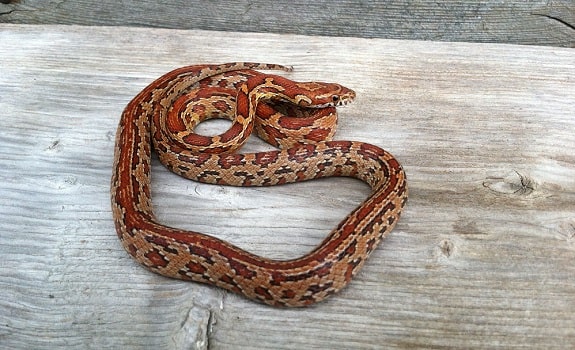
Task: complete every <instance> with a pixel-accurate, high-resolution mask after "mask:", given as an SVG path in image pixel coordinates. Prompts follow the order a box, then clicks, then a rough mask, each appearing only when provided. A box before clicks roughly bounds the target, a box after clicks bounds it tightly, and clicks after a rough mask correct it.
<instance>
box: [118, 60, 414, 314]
mask: <svg viewBox="0 0 575 350" xmlns="http://www.w3.org/2000/svg"><path fill="white" fill-rule="evenodd" d="M270 69H274V70H285V71H289V70H290V68H289V67H285V66H280V65H273V64H260V63H228V64H220V65H193V66H187V67H182V68H178V69H175V70H173V71H171V72H169V73H166V74H165V75H163V76H162V77H160V78H158V79H156V80H155V81H154V82H152V83H151V84H150V85H148V86H147V87H146V88H145V89H144V90H143V91H141V92H140V93H139V94H138V95H137V96H136V97H135V98H134V99H133V100H132V101H131V102H129V104H128V105H127V106H126V108H125V109H124V112H123V113H122V116H121V119H120V123H119V126H118V130H117V135H116V147H115V157H114V167H113V175H112V181H111V199H112V212H113V217H114V223H115V226H116V231H117V234H118V236H119V238H120V241H121V243H122V245H123V247H124V248H125V249H126V251H127V252H128V253H129V254H130V255H131V256H132V257H133V258H134V259H135V260H136V261H138V262H139V263H141V264H143V265H144V266H146V267H147V268H148V269H150V270H152V271H154V272H156V273H159V274H162V275H164V276H168V277H172V278H178V279H183V280H192V281H197V282H203V283H207V284H211V285H215V286H218V287H221V288H224V289H227V290H230V291H233V292H236V293H239V294H241V295H244V296H245V297H247V298H250V299H253V300H256V301H260V302H263V303H265V304H269V305H273V306H292V307H298V306H306V305H310V304H313V303H316V302H319V301H321V300H323V299H325V298H326V297H328V296H329V295H332V294H333V293H335V292H337V291H339V290H341V289H342V288H343V287H344V286H346V285H347V284H348V283H349V282H350V280H351V278H352V277H353V276H354V275H355V274H356V273H357V272H358V270H359V269H360V268H361V266H362V265H363V264H364V263H365V261H366V259H367V258H368V256H369V255H370V253H371V252H372V251H373V250H374V249H375V247H376V246H377V245H378V243H379V242H380V241H381V239H382V238H383V237H385V236H386V235H387V234H388V233H389V232H390V231H391V230H392V229H393V227H394V226H395V224H396V223H397V221H398V219H399V216H400V214H401V211H402V209H403V207H404V205H405V203H406V201H407V183H406V177H405V173H404V171H403V169H402V167H401V165H400V164H399V162H398V161H397V160H396V159H395V158H394V157H393V156H392V155H391V154H390V153H388V152H386V151H385V150H383V149H381V148H379V147H377V146H374V145H371V144H368V143H364V142H354V141H331V140H330V139H331V136H333V133H334V132H335V126H334V125H329V123H332V124H333V123H334V122H335V107H336V106H339V105H344V104H347V103H348V102H350V101H351V100H352V99H353V98H354V97H355V93H354V92H353V91H351V90H349V89H347V88H345V87H343V86H341V85H338V84H331V83H318V82H309V83H298V82H293V81H291V80H288V79H286V78H283V77H281V76H276V75H269V74H263V73H260V72H257V71H256V70H270ZM232 94H233V95H232ZM298 114H299V115H298ZM212 117H216V118H220V117H226V118H232V119H233V120H234V121H233V123H232V127H231V128H230V130H228V131H226V132H224V133H223V134H221V135H216V136H202V135H198V134H195V133H194V132H193V127H194V126H195V125H197V124H198V123H199V122H201V121H202V120H205V119H208V118H212ZM254 120H256V121H254ZM326 120H327V121H326ZM254 129H255V130H256V132H257V134H258V135H259V136H260V137H262V138H264V139H265V140H267V141H268V142H270V143H272V144H273V145H276V146H279V147H281V149H280V150H273V151H267V152H258V153H245V154H242V153H237V149H238V147H239V145H241V144H242V143H243V142H244V141H245V139H246V138H247V137H248V136H249V134H250V133H251V132H252V131H253V130H254ZM293 138H296V139H295V140H294V139H293ZM152 149H154V150H155V151H156V152H157V153H158V154H159V157H160V161H161V162H162V163H163V164H164V165H165V166H167V167H168V168H169V169H170V170H172V171H174V172H175V173H177V174H179V175H181V176H184V177H186V178H189V179H193V180H196V181H201V182H205V183H214V184H220V185H234V186H271V185H278V184H284V183H293V182H299V181H306V180H310V179H317V178H323V177H331V176H347V177H353V178H357V179H359V180H362V181H364V182H366V183H367V184H369V186H370V187H371V189H372V192H371V194H370V195H369V197H368V198H367V199H366V200H365V201H363V202H362V203H361V204H360V205H359V206H358V207H357V208H356V209H355V210H353V211H352V212H351V213H350V214H349V215H348V216H347V217H346V218H344V219H343V221H341V223H340V224H339V225H338V226H337V227H336V228H335V229H333V230H332V231H331V232H330V233H329V234H328V235H327V237H326V238H325V239H324V240H323V242H322V243H321V244H319V246H318V247H316V248H315V249H313V250H312V251H311V252H309V253H308V254H306V255H304V256H302V257H300V258H297V259H292V260H272V259H267V258H264V257H261V256H257V255H254V254H252V253H249V252H247V251H245V250H243V249H241V248H239V247H237V246H235V245H232V244H230V243H228V242H226V241H223V240H221V239H218V238H215V237H213V236H210V235H207V234H203V233H200V232H193V231H186V230H181V229H177V228H173V227H169V226H166V225H163V224H161V223H160V222H158V220H157V219H156V218H155V216H154V214H153V209H152V199H151V194H150V193H151V190H150V170H151V152H152Z"/></svg>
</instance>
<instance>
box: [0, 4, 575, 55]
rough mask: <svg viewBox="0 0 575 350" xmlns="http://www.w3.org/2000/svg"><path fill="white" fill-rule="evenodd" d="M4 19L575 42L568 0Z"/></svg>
mask: <svg viewBox="0 0 575 350" xmlns="http://www.w3.org/2000/svg"><path fill="white" fill-rule="evenodd" d="M6 2H9V4H6V5H3V4H0V22H5V23H25V24H78V25H96V26H143V27H162V28H175V29H204V30H218V31H234V32H235V31H240V32H262V33H290V34H301V35H323V36H350V37H364V38H386V39H404V40H405V39H409V40H433V41H466V42H490V43H512V44H529V45H550V46H564V47H575V39H574V38H575V35H574V34H575V28H574V26H575V8H574V7H573V2H572V1H571V0H551V1H547V0H545V1H544V0H536V1H500V0H487V1H472V2H470V1H461V0H449V1H407V0H392V1H351V0H343V1H340V0H337V1H335V0H329V1H326V0H323V1H311V2H310V1H302V0H297V1H262V0H256V1H252V0H250V1H248V0H236V1H230V0H226V1H222V0H219V1H201V0H194V1H182V0H170V1H162V2H161V3H158V2H157V1H151V0H143V1H135V0H125V1H112V0H103V1H97V2H94V1H89V0H76V1H63V0H27V1H6Z"/></svg>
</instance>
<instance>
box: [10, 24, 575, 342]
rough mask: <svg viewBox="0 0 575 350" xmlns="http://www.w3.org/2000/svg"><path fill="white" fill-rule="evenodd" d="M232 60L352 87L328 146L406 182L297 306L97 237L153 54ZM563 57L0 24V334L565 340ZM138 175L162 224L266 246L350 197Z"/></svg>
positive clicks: (569, 204)
mask: <svg viewBox="0 0 575 350" xmlns="http://www.w3.org/2000/svg"><path fill="white" fill-rule="evenodd" d="M262 48H266V49H265V50H263V49H262ZM241 60H250V61H266V62H275V63H283V64H293V65H294V66H295V67H296V71H295V72H293V73H291V74H290V77H292V78H293V79H295V80H323V81H336V82H340V83H342V84H344V85H347V86H349V87H352V88H354V89H355V90H356V91H357V93H358V98H357V101H356V103H355V104H354V105H352V106H350V107H348V108H346V109H342V110H341V112H340V120H341V122H340V130H339V132H338V135H337V138H338V139H355V140H361V141H366V142H370V143H373V144H376V145H378V146H381V147H383V148H385V149H388V150H389V151H390V152H392V153H393V154H395V155H396V156H397V157H398V159H399V160H400V161H401V162H402V163H403V164H404V166H405V169H406V171H407V174H408V180H409V186H410V200H409V202H408V206H407V208H406V211H405V214H404V216H403V217H402V219H401V220H400V222H399V224H398V226H397V228H396V229H395V230H394V231H393V232H392V233H391V235H390V236H389V237H388V238H387V239H386V240H385V241H384V242H383V244H382V245H381V246H380V247H379V248H378V249H377V251H376V252H375V253H374V254H373V256H372V257H371V258H370V260H369V261H368V262H367V264H366V266H365V267H364V269H363V270H362V272H361V273H360V274H359V275H358V276H357V278H356V279H355V280H354V281H353V282H352V283H351V284H350V285H349V287H348V288H346V289H345V290H344V291H342V292H341V293H339V294H337V295H336V296H334V297H332V298H330V299H328V300H327V301H326V302H324V303H320V304H318V305H316V306H314V307H311V308H307V309H299V310H285V309H274V308H270V307H266V306H262V305H259V304H255V303H253V302H250V301H247V300H244V299H243V298H241V297H238V296H236V295H232V294H228V293H226V292H223V291H221V290H219V289H215V288H211V287H209V286H204V285H199V284H195V283H186V282H181V281H175V280H171V279H167V278H164V277H161V276H157V275H155V274H152V273H150V272H148V271H147V270H145V269H144V268H142V267H141V266H139V265H138V264H137V263H135V262H134V261H133V260H132V259H131V258H130V257H129V256H128V254H127V253H126V252H125V251H124V250H123V249H122V247H121V246H120V244H119V242H118V239H117V237H116V235H115V233H114V227H113V224H112V219H111V211H110V203H109V194H108V191H109V179H110V175H111V164H112V154H113V147H114V133H115V128H116V124H117V122H118V118H119V115H120V113H121V111H122V109H123V107H124V106H125V104H126V103H127V102H128V101H129V100H130V99H131V98H132V97H133V96H134V95H135V94H136V93H137V92H139V91H140V90H141V89H142V88H143V87H144V86H146V84H148V83H149V82H150V81H152V80H153V79H154V78H155V77H157V76H159V75H161V74H162V73H164V72H166V71H168V70H170V69H172V68H175V67H178V66H183V65H187V64H193V63H200V62H226V61H241ZM573 62H575V52H573V50H568V49H560V48H542V47H527V46H513V45H489V44H462V43H429V42H412V41H389V40H381V39H374V40H367V39H357V38H338V39H337V40H333V38H327V37H303V36H294V35H271V34H242V33H222V32H206V31H178V30H162V29H133V28H132V29H130V28H105V27H102V28H87V27H74V26H21V25H0V197H1V198H2V199H3V201H2V202H0V255H1V256H2V259H1V260H0V261H1V262H0V285H1V286H2V292H1V293H0V343H1V344H2V347H5V348H12V349H15V348H20V349H24V348H26V349H28V348H35V349H52V348H55V347H66V348H82V349H83V348H88V347H93V348H122V347H124V348H126V347H127V348H157V349H169V348H198V349H206V348H211V349H251V348H257V349H301V348H326V349H327V348H331V349H333V348H349V349H352V348H357V349H366V348H382V347H385V348H397V349H401V348H446V347H449V348H452V347H460V348H462V347H464V348H469V349H491V348H494V347H497V346H499V347H505V348H514V347H517V348H519V347H524V348H526V347H533V348H546V349H565V348H572V347H574V346H575V327H574V325H575V312H574V311H575V282H574V279H573V277H574V276H575V267H574V265H573V261H574V259H575V245H574V242H575V240H574V239H575V216H574V213H575V157H574V156H573V149H575V134H574V133H573V130H574V128H575V119H574V118H573V116H574V115H575V104H574V103H573V97H574V93H573V92H574V91H575V81H574V80H573V77H574V76H575V65H574V64H573ZM221 128H222V124H212V125H210V126H206V127H205V130H206V131H207V132H215V130H218V129H221ZM247 148H248V150H258V149H263V148H267V147H266V146H264V145H262V144H261V143H259V142H257V141H256V140H251V141H250V144H249V145H248V147H247ZM153 174H154V175H153V178H154V180H153V186H152V187H153V194H154V205H155V208H156V212H157V215H158V217H159V218H160V219H161V220H162V221H163V222H165V223H167V224H170V225H174V226H177V227H185V228H194V229H198V230H201V231H204V232H208V233H211V234H214V235H216V236H218V237H221V238H223V239H226V240H229V241H231V242H233V243H235V244H238V245H240V246H241V247H243V248H245V249H248V250H250V251H253V252H255V253H257V254H262V255H265V256H269V257H273V258H291V257H296V256H298V255H301V254H303V253H305V252H307V251H309V250H310V249H312V248H313V246H314V245H316V244H318V243H319V242H320V241H321V240H322V238H323V237H324V235H325V234H326V233H327V232H328V231H329V230H330V229H331V228H332V227H334V226H335V225H336V224H337V223H338V221H339V220H340V219H341V218H343V216H345V215H346V213H347V212H349V211H350V210H351V209H352V208H353V207H354V206H355V205H357V204H358V203H359V202H360V201H361V200H362V199H363V198H364V197H365V196H366V195H367V193H368V190H367V188H366V187H365V186H364V185H363V184H361V183H359V182H357V181H354V180H348V179H326V180H318V181H313V182H309V183H302V184H296V185H288V186H280V187H275V188H265V189H259V188H258V189H245V188H229V187H219V186H209V185H201V184H196V183H193V182H190V181H186V180H184V179H181V178H179V177H178V176H175V175H173V174H171V173H169V172H168V171H167V170H165V169H164V168H163V167H162V166H161V165H159V164H158V163H157V162H155V163H154V167H153Z"/></svg>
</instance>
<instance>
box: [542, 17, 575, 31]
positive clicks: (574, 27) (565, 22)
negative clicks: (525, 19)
mask: <svg viewBox="0 0 575 350" xmlns="http://www.w3.org/2000/svg"><path fill="white" fill-rule="evenodd" d="M531 15H533V16H540V17H545V18H549V19H551V20H554V21H557V22H559V23H561V24H563V25H565V26H567V27H569V28H571V29H573V30H575V25H573V24H571V23H569V22H567V21H565V20H563V19H561V18H559V17H555V16H551V15H546V14H543V13H532V14H531Z"/></svg>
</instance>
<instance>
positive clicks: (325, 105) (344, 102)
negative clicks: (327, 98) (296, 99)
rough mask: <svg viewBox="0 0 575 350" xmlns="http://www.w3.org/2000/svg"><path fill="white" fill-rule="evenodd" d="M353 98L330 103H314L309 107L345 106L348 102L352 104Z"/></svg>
mask: <svg viewBox="0 0 575 350" xmlns="http://www.w3.org/2000/svg"><path fill="white" fill-rule="evenodd" d="M352 101H353V100H348V99H345V100H339V101H337V102H328V103H322V104H318V105H312V106H307V107H308V108H326V107H345V106H347V105H348V104H350V103H351V102H352Z"/></svg>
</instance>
